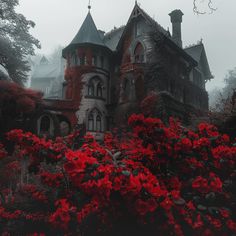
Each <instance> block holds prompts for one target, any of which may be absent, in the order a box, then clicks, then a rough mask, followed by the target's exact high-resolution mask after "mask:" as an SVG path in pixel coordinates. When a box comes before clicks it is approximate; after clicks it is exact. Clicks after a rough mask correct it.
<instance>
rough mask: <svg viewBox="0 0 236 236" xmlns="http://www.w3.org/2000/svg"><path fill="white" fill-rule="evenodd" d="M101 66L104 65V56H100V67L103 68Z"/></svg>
mask: <svg viewBox="0 0 236 236" xmlns="http://www.w3.org/2000/svg"><path fill="white" fill-rule="evenodd" d="M103 67H104V57H103V56H101V68H103Z"/></svg>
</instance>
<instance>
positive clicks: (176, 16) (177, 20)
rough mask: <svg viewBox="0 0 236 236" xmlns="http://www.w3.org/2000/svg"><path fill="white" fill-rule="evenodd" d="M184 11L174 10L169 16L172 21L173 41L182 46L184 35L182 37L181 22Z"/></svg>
mask: <svg viewBox="0 0 236 236" xmlns="http://www.w3.org/2000/svg"><path fill="white" fill-rule="evenodd" d="M183 15H184V14H183V12H182V11H181V10H174V11H172V12H171V13H170V14H169V16H170V20H171V23H172V39H173V41H174V42H175V43H176V44H177V45H178V46H179V47H181V48H182V46H183V44H182V37H181V23H182V16H183Z"/></svg>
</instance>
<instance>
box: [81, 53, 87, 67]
mask: <svg viewBox="0 0 236 236" xmlns="http://www.w3.org/2000/svg"><path fill="white" fill-rule="evenodd" d="M86 63H87V59H86V55H85V54H83V55H82V57H81V60H80V64H81V65H86Z"/></svg>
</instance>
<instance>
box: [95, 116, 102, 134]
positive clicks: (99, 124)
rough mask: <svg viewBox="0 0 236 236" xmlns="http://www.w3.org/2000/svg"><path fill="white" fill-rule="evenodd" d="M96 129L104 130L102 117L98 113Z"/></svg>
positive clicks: (98, 130)
mask: <svg viewBox="0 0 236 236" xmlns="http://www.w3.org/2000/svg"><path fill="white" fill-rule="evenodd" d="M96 131H97V132H101V131H102V119H101V116H100V115H97V117H96Z"/></svg>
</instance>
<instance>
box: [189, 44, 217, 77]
mask: <svg viewBox="0 0 236 236" xmlns="http://www.w3.org/2000/svg"><path fill="white" fill-rule="evenodd" d="M184 50H185V52H187V53H188V54H189V55H190V56H191V57H192V58H193V59H194V60H195V61H196V62H197V63H198V66H200V65H202V67H203V73H204V75H205V76H206V78H207V79H212V78H213V75H212V74H211V70H210V67H209V63H208V60H207V56H206V51H205V48H204V45H203V43H202V42H200V43H198V44H196V45H192V46H190V47H187V48H185V49H184Z"/></svg>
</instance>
